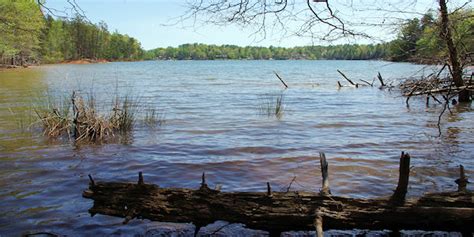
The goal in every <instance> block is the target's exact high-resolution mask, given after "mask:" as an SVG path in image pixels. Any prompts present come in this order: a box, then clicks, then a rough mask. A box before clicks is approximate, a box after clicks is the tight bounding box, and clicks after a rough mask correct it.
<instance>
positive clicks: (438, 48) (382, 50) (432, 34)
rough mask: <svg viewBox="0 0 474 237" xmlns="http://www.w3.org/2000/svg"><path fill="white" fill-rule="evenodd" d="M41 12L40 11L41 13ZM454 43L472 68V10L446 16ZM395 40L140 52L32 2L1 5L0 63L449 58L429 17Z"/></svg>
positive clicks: (101, 26)
mask: <svg viewBox="0 0 474 237" xmlns="http://www.w3.org/2000/svg"><path fill="white" fill-rule="evenodd" d="M43 10H44V9H43ZM449 17H450V23H451V25H450V27H451V28H452V32H453V39H454V44H455V45H456V47H457V48H458V49H459V50H458V51H459V55H460V56H461V57H462V59H463V62H464V63H472V60H471V55H472V53H473V52H474V48H473V47H474V13H473V10H472V9H464V10H457V11H455V12H453V13H451V14H450V16H449ZM398 32H399V33H398V36H397V38H396V39H395V40H393V41H391V42H388V43H382V44H367V45H357V44H352V45H349V44H345V45H334V46H302V47H292V48H284V47H274V46H270V47H251V46H248V47H239V46H235V45H222V46H217V45H206V44H197V43H195V44H183V45H180V46H178V47H167V48H157V49H152V50H148V51H144V50H143V49H142V48H141V45H140V42H138V41H137V40H136V39H134V38H133V37H130V36H128V35H124V34H120V33H118V32H117V31H115V32H110V31H109V29H108V27H107V24H106V23H105V22H100V23H98V24H93V23H91V22H89V21H88V20H86V19H84V17H82V16H80V15H77V16H75V17H74V18H72V19H70V18H60V17H52V16H50V15H47V14H44V13H43V12H42V9H41V7H40V6H39V5H38V3H37V2H36V1H33V0H0V64H14V65H15V64H23V63H24V62H31V61H38V62H43V63H55V62H61V61H68V60H77V59H93V60H97V59H105V60H108V61H128V60H142V59H146V60H154V59H159V60H169V59H173V60H215V59H276V60H286V59H312V60H313V59H340V60H370V59H385V60H392V61H411V62H419V63H443V62H442V61H441V60H445V59H446V58H447V55H448V50H447V49H446V44H445V43H444V41H443V38H442V35H441V34H440V32H441V19H440V17H435V16H434V13H433V12H428V13H426V14H424V15H423V16H422V17H421V18H414V19H411V20H408V21H406V23H405V24H402V25H401V26H400V27H399V30H398Z"/></svg>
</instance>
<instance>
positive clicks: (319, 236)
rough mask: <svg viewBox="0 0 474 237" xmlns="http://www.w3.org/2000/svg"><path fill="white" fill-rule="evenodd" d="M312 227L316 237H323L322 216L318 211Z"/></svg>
mask: <svg viewBox="0 0 474 237" xmlns="http://www.w3.org/2000/svg"><path fill="white" fill-rule="evenodd" d="M314 227H315V228H316V237H324V231H323V216H322V213H321V211H320V210H317V211H316V218H315V219H314Z"/></svg>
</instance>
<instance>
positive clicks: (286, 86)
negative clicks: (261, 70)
mask: <svg viewBox="0 0 474 237" xmlns="http://www.w3.org/2000/svg"><path fill="white" fill-rule="evenodd" d="M273 73H275V75H276V76H277V77H278V79H280V81H281V83H283V85H284V86H285V88H288V85H287V84H286V83H285V81H283V79H282V78H281V77H280V75H278V73H277V72H275V71H274V72H273Z"/></svg>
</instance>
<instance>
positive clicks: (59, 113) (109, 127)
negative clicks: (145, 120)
mask: <svg viewBox="0 0 474 237" xmlns="http://www.w3.org/2000/svg"><path fill="white" fill-rule="evenodd" d="M59 108H61V109H59ZM135 108H136V104H135V103H134V102H133V100H130V99H129V98H128V97H125V99H124V100H123V101H121V100H119V99H118V96H117V97H116V100H115V103H114V105H113V108H112V109H111V110H110V111H108V112H106V113H100V112H98V111H97V110H96V101H95V98H94V97H93V96H92V95H89V96H88V97H87V99H84V97H83V96H81V95H80V94H79V93H77V92H73V94H72V96H71V97H70V100H69V102H66V101H65V102H63V105H62V106H57V105H54V104H51V103H50V104H49V105H48V106H47V107H46V108H45V109H36V110H35V112H36V114H37V115H38V117H39V119H40V121H41V123H42V126H43V130H44V135H45V136H47V137H52V138H55V137H60V136H68V137H69V138H72V139H74V140H75V141H76V142H79V141H86V142H94V143H97V142H103V141H107V140H108V139H110V138H111V137H114V136H115V135H116V134H118V133H120V134H126V133H128V132H130V131H131V130H132V129H133V125H134V121H135V115H136V114H135Z"/></svg>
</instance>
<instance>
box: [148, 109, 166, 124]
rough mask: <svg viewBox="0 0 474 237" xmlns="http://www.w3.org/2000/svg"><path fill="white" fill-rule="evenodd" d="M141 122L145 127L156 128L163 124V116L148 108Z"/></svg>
mask: <svg viewBox="0 0 474 237" xmlns="http://www.w3.org/2000/svg"><path fill="white" fill-rule="evenodd" d="M143 121H144V122H145V125H146V126H148V127H150V128H156V127H159V126H161V125H163V124H164V123H165V115H164V114H163V113H160V112H159V111H158V110H157V109H155V108H148V109H146V110H145V118H144V119H143Z"/></svg>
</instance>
